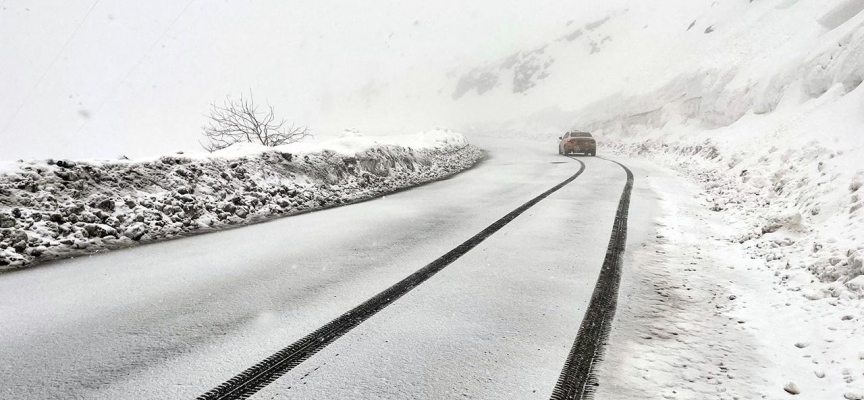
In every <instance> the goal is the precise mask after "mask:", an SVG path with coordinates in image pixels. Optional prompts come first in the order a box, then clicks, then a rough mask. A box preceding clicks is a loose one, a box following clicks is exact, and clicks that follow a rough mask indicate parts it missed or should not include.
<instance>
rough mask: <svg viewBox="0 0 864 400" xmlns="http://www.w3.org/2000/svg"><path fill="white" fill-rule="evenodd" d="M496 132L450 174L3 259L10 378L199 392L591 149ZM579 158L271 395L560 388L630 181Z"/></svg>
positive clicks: (15, 389) (128, 390)
mask: <svg viewBox="0 0 864 400" xmlns="http://www.w3.org/2000/svg"><path fill="white" fill-rule="evenodd" d="M477 139H479V140H480V142H479V143H478V144H479V145H480V146H481V147H484V148H486V149H489V157H488V159H487V160H486V161H484V162H482V163H481V164H480V165H478V166H477V167H475V168H474V169H472V170H469V171H466V172H464V173H462V174H459V175H457V176H455V177H453V178H451V179H448V180H444V181H439V182H435V183H432V184H428V185H425V186H422V187H418V188H415V189H411V190H408V191H405V192H401V193H398V194H394V195H390V196H386V197H384V198H381V199H377V200H373V201H369V202H365V203H360V204H355V205H350V206H346V207H339V208H335V209H330V210H325V211H320V212H314V213H310V214H305V215H300V216H294V217H289V218H283V219H279V220H274V221H271V222H267V223H262V224H258V225H253V226H248V227H244V228H240V229H233V230H228V231H222V232H216V233H211V234H206V235H200V236H196V237H190V238H184V239H180V240H174V241H168V242H163V243H157V244H152V245H146V246H141V247H138V248H133V249H128V250H121V251H115V252H109V253H107V254H101V255H95V256H92V257H88V258H79V259H74V260H65V261H60V262H56V263H52V264H49V265H46V266H43V267H38V268H33V269H29V270H22V271H17V272H12V273H8V274H4V275H2V276H0V293H4V298H5V299H4V301H3V302H2V303H0V320H2V321H4V323H3V324H2V325H0V336H2V337H3V338H4V340H3V341H2V343H0V376H2V381H3V382H4V385H3V387H2V391H3V393H0V395H2V397H7V398H20V399H46V398H94V399H116V398H194V397H195V396H198V395H201V394H203V393H204V392H206V391H208V390H210V389H211V388H213V387H215V386H216V385H219V384H220V383H222V382H224V381H226V380H227V379H230V378H231V377H233V376H234V375H236V374H237V373H239V372H240V371H242V370H244V369H246V368H248V367H249V366H251V365H253V364H255V363H256V362H258V361H260V360H262V359H263V358H265V357H267V356H269V355H271V354H273V353H274V352H275V351H277V350H279V349H281V348H283V347H285V346H287V345H289V344H291V343H293V342H294V341H296V340H298V339H299V338H301V337H303V336H305V335H306V334H308V333H309V332H311V331H313V330H315V329H317V328H318V327H320V326H322V325H324V324H325V323H327V322H329V321H331V320H332V319H334V318H336V317H338V316H339V315H341V314H342V313H344V312H346V311H347V310H350V309H351V308H352V307H354V306H356V305H358V304H360V303H362V302H363V301H365V300H366V299H368V298H370V297H372V296H374V295H375V294H377V293H379V292H381V291H382V290H384V289H386V288H387V287H389V286H391V285H393V284H394V283H396V282H398V281H399V280H401V279H402V278H404V277H406V276H408V275H410V274H411V273H412V272H414V271H416V270H418V269H419V268H421V267H423V266H424V265H426V264H428V263H430V262H431V261H433V260H435V259H436V258H438V257H440V256H441V255H443V254H444V253H446V252H448V251H449V250H451V249H453V248H454V247H456V246H457V245H459V244H460V243H462V242H464V241H465V240H467V239H468V238H470V237H471V236H473V235H474V234H476V233H477V232H479V231H481V230H482V229H484V228H485V227H487V226H488V225H489V224H491V223H493V222H495V221H496V220H498V219H499V218H501V217H502V216H504V215H505V214H507V213H508V212H510V211H512V210H513V209H515V208H517V207H519V206H520V205H522V204H523V203H525V202H526V201H528V200H530V199H532V198H534V197H535V196H537V195H539V194H540V193H543V192H544V191H546V190H548V189H549V188H551V187H553V186H555V185H556V184H558V183H560V182H561V181H563V180H565V179H567V178H568V177H570V176H572V175H573V174H574V173H575V172H576V171H578V169H579V167H580V164H579V163H578V162H577V161H575V160H573V159H570V158H566V157H562V156H559V155H557V154H555V148H554V144H552V145H546V146H544V145H543V144H538V143H527V142H526V143H522V142H513V141H510V142H500V141H497V140H487V139H480V138H477ZM487 141H488V142H489V143H484V142H487ZM580 160H581V161H583V162H584V163H585V166H586V168H585V171H584V173H583V174H582V175H581V176H579V177H578V178H577V179H576V180H575V181H573V182H571V183H570V184H568V185H566V186H564V187H563V188H562V189H560V190H559V191H557V192H555V193H553V194H551V195H550V196H549V197H548V198H546V199H544V200H542V201H541V202H539V203H538V204H537V205H535V206H534V207H532V208H530V209H529V210H528V211H526V212H525V213H524V214H522V215H520V216H519V217H517V218H516V219H515V220H513V221H512V222H511V223H510V224H508V225H506V226H505V227H504V228H502V229H501V230H500V231H498V232H497V233H495V234H494V235H492V236H491V237H489V238H488V239H486V240H485V241H484V242H482V243H481V244H480V245H478V246H477V247H476V248H474V249H473V250H471V251H469V252H468V253H467V254H465V255H464V256H463V257H461V258H459V259H458V260H456V261H455V262H453V263H452V264H451V265H449V266H448V267H446V268H445V269H444V270H443V271H441V272H440V273H438V274H437V275H435V276H433V277H432V278H431V279H429V280H428V281H426V282H425V283H423V284H421V285H420V286H418V287H417V288H416V289H414V290H413V291H411V292H409V293H408V294H406V295H405V296H404V297H402V298H400V299H399V300H397V301H396V302H395V303H393V304H392V305H390V306H389V307H387V308H386V309H384V310H382V311H381V312H379V313H378V314H376V315H374V316H372V317H371V318H370V319H368V320H367V321H365V322H363V323H362V324H360V325H359V326H358V327H356V328H354V329H353V330H352V331H350V332H348V333H347V334H346V335H345V336H343V337H341V338H339V339H337V340H336V341H335V342H333V343H332V344H330V345H329V346H328V347H326V348H325V349H324V350H322V351H321V352H319V353H318V354H316V355H314V356H312V357H311V358H309V359H308V360H306V361H305V362H303V363H302V364H301V365H299V366H298V367H296V368H294V369H293V370H292V371H290V372H288V373H287V374H285V375H284V376H282V377H281V378H279V379H278V380H276V381H275V382H274V383H272V384H271V385H270V386H268V387H266V388H264V389H263V390H262V391H261V392H259V393H258V394H257V395H255V396H254V398H323V397H326V398H358V397H359V398H394V399H396V398H407V397H416V398H433V397H434V398H463V397H465V396H467V397H472V398H538V399H541V398H548V397H549V394H550V393H551V391H552V388H553V387H554V386H555V383H556V380H557V378H558V375H559V374H560V372H561V368H562V366H563V364H564V362H565V359H566V358H567V354H568V351H569V350H570V348H571V346H572V344H573V340H574V338H575V336H576V333H577V330H578V329H579V324H580V323H581V321H582V317H583V313H584V310H585V307H586V306H587V304H588V301H589V300H590V298H591V294H592V291H593V290H594V286H595V283H596V280H597V276H598V274H599V271H600V267H601V265H602V264H603V260H604V255H605V253H606V247H607V244H608V242H609V235H610V231H611V227H612V224H613V220H614V217H615V211H616V207H617V205H618V200H619V197H620V196H621V191H622V188H623V187H624V183H625V172H624V170H622V169H621V167H619V166H618V165H616V164H614V163H612V162H609V161H606V160H602V159H599V158H592V157H582V158H580ZM633 196H634V198H635V197H637V196H642V197H646V196H647V195H646V193H643V192H640V191H638V190H637V191H636V192H634V194H633ZM648 203H650V202H648ZM639 212H640V213H641V215H640V216H639V218H636V219H635V220H634V221H636V222H635V223H639V224H644V223H645V221H647V220H648V218H647V217H648V216H649V215H651V214H652V213H653V212H654V211H653V209H652V208H651V207H644V208H642V209H640V210H639ZM636 228H637V230H639V229H638V228H639V227H638V226H637V227H636ZM630 240H631V241H633V240H638V239H637V238H631V239H630Z"/></svg>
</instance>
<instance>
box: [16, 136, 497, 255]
mask: <svg viewBox="0 0 864 400" xmlns="http://www.w3.org/2000/svg"><path fill="white" fill-rule="evenodd" d="M481 157H482V153H481V152H480V151H479V150H478V149H477V148H476V147H474V146H472V145H470V144H468V142H467V141H466V140H465V138H464V137H463V136H462V135H460V134H458V133H454V132H449V131H444V130H436V131H432V132H427V133H420V134H416V135H408V136H402V137H385V138H375V139H372V138H365V137H362V136H360V135H358V134H356V133H352V134H350V135H347V136H346V137H343V138H340V139H337V140H333V141H329V142H325V143H320V144H312V145H306V144H304V145H288V146H281V147H276V148H262V147H260V146H252V145H244V146H237V147H235V148H228V149H226V150H223V151H220V152H217V153H214V154H212V155H209V154H208V155H204V154H190V155H185V154H174V155H167V156H163V157H159V158H157V159H153V160H143V161H142V160H118V161H96V160H91V161H72V160H44V161H26V162H25V161H22V162H18V163H6V164H5V165H4V166H3V168H4V169H3V170H2V171H0V195H2V196H0V270H4V269H14V268H20V267H22V266H28V265H33V264H35V263H37V262H39V261H44V260H50V259H54V258H60V257H68V256H75V255H79V254H86V253H91V252H95V251H101V250H105V249H112V248H119V247H125V246H130V245H133V244H136V243H141V242H150V241H156V240H162V239H168V238H172V237H177V236H182V235H187V234H190V233H195V232H204V231H208V230H214V229H221V228H225V227H229V226H235V225H242V224H246V223H250V222H254V221H259V220H263V219H267V218H273V217H279V216H284V215H290V214H296V213H298V212H303V211H308V210H314V209H320V208H324V207H331V206H336V205H340V204H346V203H350V202H355V201H359V200H363V199H368V198H371V197H374V196H377V195H380V194H384V193H388V192H392V191H394V190H398V189H402V188H406V187H409V186H413V185H418V184H421V183H423V182H428V181H431V180H434V179H439V178H442V177H445V176H448V175H451V174H454V173H456V172H459V171H461V170H464V169H465V168H468V167H470V166H472V165H473V164H475V163H476V162H477V161H479V160H480V158H481Z"/></svg>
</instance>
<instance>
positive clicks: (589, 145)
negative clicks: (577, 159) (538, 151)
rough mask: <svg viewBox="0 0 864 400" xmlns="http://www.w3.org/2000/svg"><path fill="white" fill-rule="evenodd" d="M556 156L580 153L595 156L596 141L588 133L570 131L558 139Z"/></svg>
mask: <svg viewBox="0 0 864 400" xmlns="http://www.w3.org/2000/svg"><path fill="white" fill-rule="evenodd" d="M558 139H559V140H561V141H560V142H558V154H573V153H582V154H587V155H591V156H596V155H597V141H596V140H594V137H593V136H591V134H590V133H588V132H582V131H570V132H567V133H565V134H564V136H562V137H559V138H558Z"/></svg>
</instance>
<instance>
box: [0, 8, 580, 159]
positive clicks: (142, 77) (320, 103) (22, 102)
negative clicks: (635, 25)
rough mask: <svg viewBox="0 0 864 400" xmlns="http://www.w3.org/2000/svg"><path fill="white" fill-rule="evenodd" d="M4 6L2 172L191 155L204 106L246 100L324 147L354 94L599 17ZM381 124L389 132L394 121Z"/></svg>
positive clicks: (540, 11)
mask: <svg viewBox="0 0 864 400" xmlns="http://www.w3.org/2000/svg"><path fill="white" fill-rule="evenodd" d="M0 3H2V6H0V55H2V56H0V93H2V96H0V159H3V160H13V159H19V158H24V159H27V158H34V157H36V158H47V157H54V158H65V157H69V158H81V157H102V158H113V157H116V156H118V155H121V154H124V155H128V156H142V155H153V154H159V153H164V152H169V151H174V150H180V149H184V150H192V149H195V148H196V146H197V144H196V141H197V139H198V138H199V135H200V126H201V125H202V124H203V123H204V122H205V119H204V116H203V113H204V112H205V111H206V110H207V107H208V104H209V103H211V102H213V101H214V100H219V99H222V98H224V97H225V96H226V95H229V94H233V95H238V94H239V93H240V92H242V91H248V90H251V91H252V92H253V93H254V96H255V98H256V99H257V100H259V101H260V102H264V101H268V102H269V103H270V104H272V105H273V106H274V107H275V108H276V111H277V113H278V114H279V115H280V116H283V117H285V118H287V119H289V120H290V121H296V122H298V123H302V124H308V125H310V126H311V127H312V128H313V129H316V131H317V132H318V133H319V134H323V135H325V136H326V135H327V134H329V133H331V132H333V131H337V129H336V128H337V127H338V126H340V125H345V124H347V123H348V122H345V121H341V120H339V119H338V115H339V114H340V111H342V110H340V107H345V104H347V103H344V102H343V100H344V99H346V98H347V97H348V96H349V95H350V94H352V93H354V94H356V93H357V91H358V89H361V88H365V90H367V91H368V90H369V88H370V85H371V86H374V85H381V84H386V83H388V82H393V81H400V80H406V81H411V80H414V81H418V80H422V79H424V77H429V78H432V79H440V78H441V77H443V76H444V74H445V73H446V72H447V71H450V70H452V69H453V68H455V67H458V66H460V65H463V66H464V65H472V64H478V63H483V62H485V61H489V60H493V59H496V58H499V57H502V56H504V55H507V54H509V53H512V52H513V51H516V50H520V49H524V48H526V47H530V46H532V45H534V44H536V43H542V42H544V41H546V40H548V39H549V38H550V36H551V35H553V34H555V33H556V32H560V31H561V30H562V28H563V27H564V25H565V23H566V22H567V21H569V20H573V19H575V20H577V21H580V20H585V19H588V18H590V17H593V15H588V14H590V12H589V11H588V10H587V9H588V8H591V7H593V8H597V6H592V5H591V4H590V2H588V1H583V0H577V1H574V0H551V1H544V2H537V1H529V0H494V1H492V0H488V1H468V2H466V1H464V0H442V1H430V2H426V1H424V2H419V1H396V0H368V1H353V2H351V1H336V0H315V1H309V0H307V1H302V2H300V1H275V0H274V1H258V0H245V1H234V0H228V1H204V0H192V1H191V2H190V1H188V0H182V1H181V0H148V1H128V0H96V1H94V0H82V1H78V0H40V1H25V0H0ZM406 90H415V89H413V88H408V87H406ZM353 115H356V114H353ZM378 117H379V118H380V117H381V116H378ZM384 118H389V119H391V120H393V121H397V123H396V124H393V123H391V124H390V126H399V124H398V119H399V116H398V115H393V116H384ZM334 121H339V122H334ZM393 121H390V122H393ZM404 122H405V123H404V126H405V129H406V130H407V129H415V128H422V127H423V126H422V125H423V124H418V123H416V122H417V121H404ZM412 122H414V123H412ZM435 122H436V123H435V125H436V126H447V121H435ZM424 123H427V122H424ZM428 123H430V124H431V122H428ZM342 127H348V126H342ZM430 128H431V126H430ZM340 129H341V128H340ZM370 133H371V132H370ZM406 133H412V132H406Z"/></svg>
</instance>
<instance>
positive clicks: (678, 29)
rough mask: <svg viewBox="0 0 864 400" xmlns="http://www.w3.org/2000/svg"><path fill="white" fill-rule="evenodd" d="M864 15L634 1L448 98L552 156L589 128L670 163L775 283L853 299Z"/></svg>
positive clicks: (816, 7)
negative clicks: (723, 216)
mask: <svg viewBox="0 0 864 400" xmlns="http://www.w3.org/2000/svg"><path fill="white" fill-rule="evenodd" d="M862 10H864V1H861V0H831V1H817V0H760V1H695V2H694V1H669V2H661V3H657V2H651V3H644V2H638V3H637V2H634V3H633V4H630V5H628V6H626V7H622V8H620V9H616V10H614V11H612V12H610V13H609V14H608V15H607V16H605V17H602V18H600V19H597V20H595V21H593V22H589V23H586V24H583V25H578V26H577V25H576V24H572V25H571V26H568V27H566V30H563V31H562V34H561V35H560V36H559V37H555V38H552V39H551V40H549V41H547V42H545V43H539V44H538V45H537V46H536V47H534V48H532V49H528V50H526V51H522V52H518V53H516V54H513V55H512V56H510V57H506V58H504V59H502V60H498V61H495V62H492V63H490V64H487V65H483V66H479V67H475V68H467V69H465V70H464V71H461V72H460V73H457V74H454V75H453V76H452V78H451V79H449V81H448V86H447V87H446V88H445V90H442V97H443V96H446V97H447V98H448V99H447V100H448V101H450V102H451V103H452V104H451V106H452V107H455V108H458V109H462V110H463V111H454V113H457V114H461V115H463V117H464V118H465V119H464V120H463V122H464V123H465V124H466V126H469V127H473V128H474V130H475V131H479V132H491V131H495V132H498V131H507V132H511V133H512V134H514V135H520V136H529V137H534V138H537V139H538V140H548V141H550V149H553V148H554V143H553V141H554V138H555V137H557V136H558V135H557V133H558V132H560V131H562V130H564V129H570V128H579V129H588V130H590V131H592V132H594V133H595V134H596V135H597V136H598V137H599V138H600V139H601V141H602V142H603V143H604V144H605V147H606V148H607V149H610V150H611V149H614V150H616V151H621V152H625V153H628V154H635V155H641V156H644V157H649V158H653V159H655V160H657V161H658V162H660V163H662V164H665V165H669V166H673V167H676V168H678V169H680V170H682V171H684V172H685V173H687V174H689V175H691V176H692V177H693V178H694V179H696V180H698V181H701V182H702V183H703V184H704V186H705V188H706V189H708V191H709V193H710V196H711V200H712V201H713V202H714V203H716V205H715V206H714V208H715V209H716V210H718V211H729V212H731V213H734V215H735V216H736V217H737V220H738V221H740V223H741V226H740V232H741V233H740V237H739V238H738V239H739V240H740V241H741V242H742V243H745V245H746V246H749V247H752V252H753V254H754V255H755V256H758V257H764V258H766V260H767V261H769V262H771V263H772V266H773V267H775V268H779V269H784V272H783V274H782V275H781V277H782V279H784V280H791V281H796V280H801V281H807V280H808V279H807V278H804V277H801V278H800V279H797V278H794V276H796V274H797V273H798V272H797V271H804V272H807V276H811V275H810V274H811V273H812V274H813V275H815V276H816V277H817V278H819V280H821V281H822V282H824V283H825V285H821V286H820V285H815V286H813V287H810V285H805V286H806V288H807V289H808V290H813V291H815V292H816V293H812V294H810V296H811V297H821V296H824V295H832V294H833V295H834V296H838V295H841V294H842V293H844V292H846V291H849V290H852V291H854V292H858V293H859V294H860V291H858V290H857V289H860V287H861V285H860V284H859V281H860V279H858V280H855V282H852V283H851V284H849V285H847V286H844V284H845V283H847V282H850V281H852V280H854V279H855V278H856V277H858V276H860V275H862V274H864V270H862V267H861V262H862V261H861V260H862V258H864V255H862V253H864V211H861V208H862V207H864V199H862V197H864V196H862V192H860V191H859V189H860V187H861V186H862V180H864V162H862V161H861V160H862V159H864V133H862V132H864V130H862V126H864V89H861V88H860V84H861V82H862V80H864V13H862V12H861V11H862ZM442 101H444V100H442ZM503 115H509V116H510V117H509V118H503V117H502V116H503ZM750 239H755V240H752V241H750ZM778 243H780V244H778ZM777 247H781V248H782V249H777ZM787 268H788V269H790V270H791V271H789V272H787V271H785V269H787ZM778 279H779V278H778Z"/></svg>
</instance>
